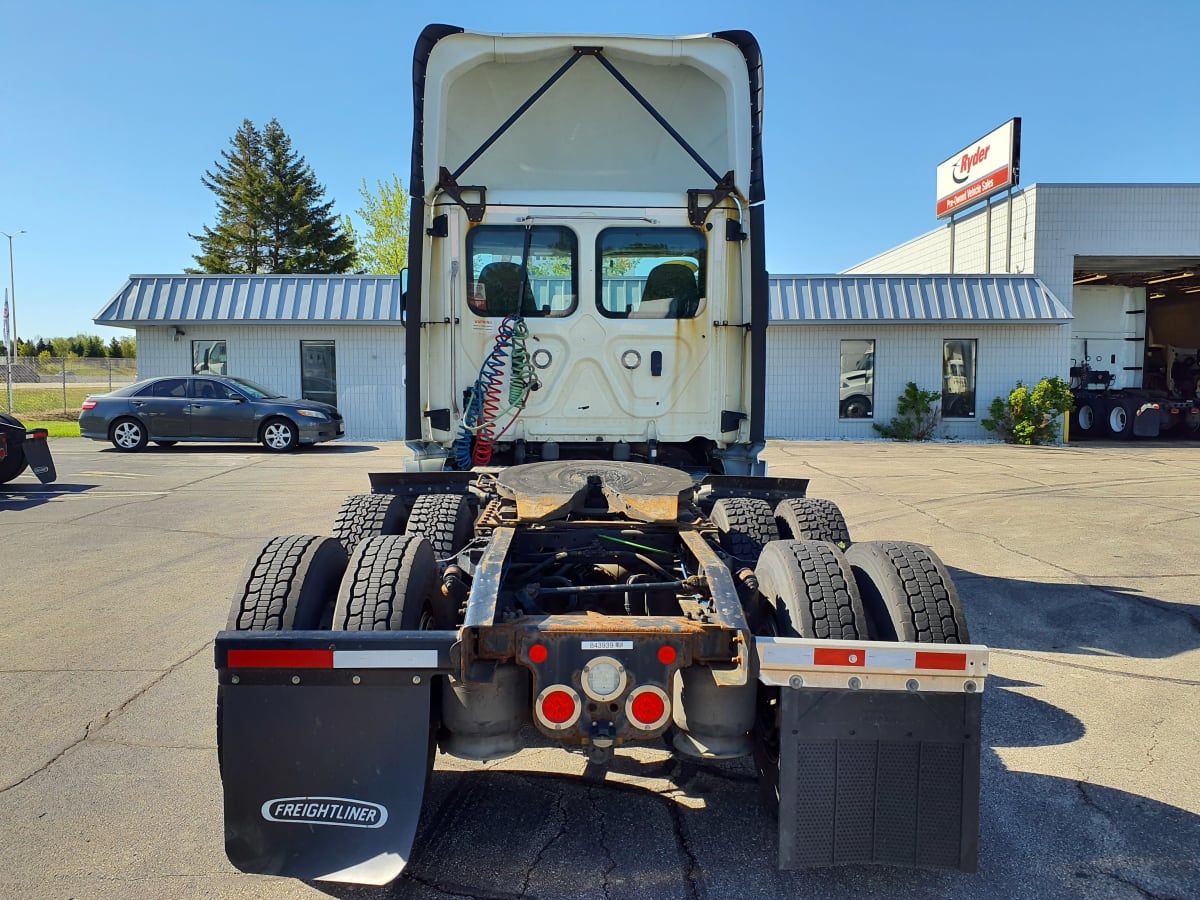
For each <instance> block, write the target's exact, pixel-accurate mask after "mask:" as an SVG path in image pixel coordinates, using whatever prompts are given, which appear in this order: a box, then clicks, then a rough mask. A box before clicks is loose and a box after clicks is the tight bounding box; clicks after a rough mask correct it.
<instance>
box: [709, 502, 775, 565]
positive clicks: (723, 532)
mask: <svg viewBox="0 0 1200 900" xmlns="http://www.w3.org/2000/svg"><path fill="white" fill-rule="evenodd" d="M709 519H711V520H712V523H713V524H714V525H716V526H717V531H718V532H720V540H721V547H722V549H724V550H725V551H726V552H727V553H728V554H729V555H730V556H733V557H735V558H736V559H737V560H738V561H739V562H741V563H744V564H745V565H747V566H753V565H754V564H755V563H757V562H758V558H759V556H760V555H761V554H762V551H763V548H764V547H765V546H766V545H767V544H769V543H770V542H771V541H777V540H779V528H778V527H777V526H776V525H775V516H774V514H773V513H772V512H771V507H770V506H768V505H767V501H766V500H759V499H757V498H754V497H723V498H721V499H720V500H718V501H717V502H716V503H714V504H713V508H712V513H710V514H709Z"/></svg>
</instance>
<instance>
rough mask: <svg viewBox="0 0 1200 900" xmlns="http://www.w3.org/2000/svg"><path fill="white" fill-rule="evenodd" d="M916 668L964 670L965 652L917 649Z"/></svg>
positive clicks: (944, 670) (948, 670)
mask: <svg viewBox="0 0 1200 900" xmlns="http://www.w3.org/2000/svg"><path fill="white" fill-rule="evenodd" d="M917 668H918V669H938V670H940V671H943V672H965V671H966V670H967V654H965V653H928V652H922V651H920V650H918V651H917Z"/></svg>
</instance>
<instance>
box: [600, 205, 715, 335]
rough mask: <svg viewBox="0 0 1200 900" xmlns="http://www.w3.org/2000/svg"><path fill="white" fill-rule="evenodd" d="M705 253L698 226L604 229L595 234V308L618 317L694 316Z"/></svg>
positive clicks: (700, 303)
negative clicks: (597, 234) (596, 235)
mask: <svg viewBox="0 0 1200 900" xmlns="http://www.w3.org/2000/svg"><path fill="white" fill-rule="evenodd" d="M705 256H706V254H705V242H704V234H703V233H702V232H699V231H696V229H694V228H649V227H643V228H605V229H604V230H603V231H601V232H600V234H599V236H598V237H597V238H596V261H597V263H598V265H597V268H596V307H597V308H598V309H599V310H600V312H601V314H602V315H605V316H608V317H609V318H616V319H626V318H628V319H691V318H694V317H695V316H697V315H698V314H699V312H700V309H701V307H702V306H703V301H704V281H705V261H706V260H705Z"/></svg>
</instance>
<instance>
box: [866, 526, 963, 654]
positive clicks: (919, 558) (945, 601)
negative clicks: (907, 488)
mask: <svg viewBox="0 0 1200 900" xmlns="http://www.w3.org/2000/svg"><path fill="white" fill-rule="evenodd" d="M846 559H848V560H849V562H850V567H851V569H852V570H853V572H854V579H855V581H857V582H858V589H859V592H860V593H861V594H862V599H863V605H864V607H865V608H866V611H867V616H868V617H869V619H870V623H871V627H872V637H874V638H876V639H877V640H883V641H916V642H918V643H922V644H969V643H970V642H971V638H970V635H969V634H968V633H967V618H966V616H965V615H964V614H963V609H962V603H961V602H960V601H959V599H958V591H957V590H956V589H955V587H954V582H953V581H952V580H951V579H950V573H949V572H948V571H947V570H946V567H945V566H944V565H943V564H942V561H941V560H940V559H938V557H937V554H935V553H934V552H933V551H932V550H930V549H929V548H928V547H924V546H922V545H921V544H911V543H908V542H905V541H869V542H866V543H861V544H855V545H854V546H852V547H851V548H850V549H849V550H847V551H846Z"/></svg>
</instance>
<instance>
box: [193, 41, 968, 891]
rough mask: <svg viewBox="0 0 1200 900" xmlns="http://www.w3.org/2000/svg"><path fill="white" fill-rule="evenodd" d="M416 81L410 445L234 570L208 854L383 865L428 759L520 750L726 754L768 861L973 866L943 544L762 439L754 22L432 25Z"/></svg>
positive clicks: (287, 864)
mask: <svg viewBox="0 0 1200 900" xmlns="http://www.w3.org/2000/svg"><path fill="white" fill-rule="evenodd" d="M413 86H414V104H415V111H414V139H413V155H412V175H411V181H410V188H411V194H412V206H411V211H410V227H411V239H410V243H409V266H410V268H409V276H408V285H407V294H406V305H405V316H406V321H405V325H406V358H405V362H406V371H407V384H406V391H407V404H406V405H407V418H406V427H407V434H408V438H409V440H408V445H409V448H410V449H411V451H412V453H411V457H410V459H411V465H410V466H406V471H404V472H400V473H372V474H371V475H370V487H371V490H370V492H369V493H364V494H361V495H358V496H352V497H350V498H349V499H347V500H346V501H345V502H344V504H343V505H342V507H341V509H340V511H339V512H338V513H337V515H336V518H335V521H334V524H333V528H332V534H331V535H329V536H316V535H288V536H284V537H275V538H272V539H270V540H268V541H267V542H266V543H265V544H264V545H263V547H262V549H261V550H260V551H258V553H257V555H256V556H255V557H254V558H253V559H252V560H251V561H250V563H249V565H248V567H247V568H246V571H245V574H244V576H243V578H242V579H241V582H240V584H239V586H238V588H237V590H236V592H235V597H234V601H233V607H232V610H231V612H230V616H229V621H228V625H227V630H225V631H222V632H221V633H220V634H219V635H218V636H217V639H216V651H215V654H216V668H217V672H218V682H219V687H218V700H217V703H218V712H217V717H218V748H219V751H218V755H219V759H220V765H221V775H222V780H223V785H224V787H223V790H224V809H225V835H226V852H227V854H228V856H229V859H230V860H231V861H232V862H233V864H234V865H236V866H237V867H238V868H239V869H242V870H243V871H246V872H254V873H264V874H272V875H284V876H290V877H294V878H301V879H325V880H331V881H342V882H358V883H367V884H385V883H388V882H390V881H391V880H393V879H395V878H396V877H397V875H399V874H400V872H401V871H402V870H403V868H404V866H405V863H406V861H407V860H408V859H409V857H410V853H411V850H412V845H413V840H414V834H415V832H416V826H417V822H418V818H419V816H420V811H421V807H422V802H423V796H424V791H425V787H426V784H427V780H428V778H429V777H430V772H431V770H432V768H433V765H434V758H435V755H436V753H438V752H442V753H448V754H452V755H454V756H457V757H460V758H464V759H468V760H495V759H500V758H503V757H506V756H509V755H511V754H514V753H517V752H518V751H520V750H521V749H522V748H523V747H526V746H530V745H535V746H540V745H544V744H546V743H550V744H553V745H557V746H559V747H561V748H562V749H563V750H564V751H569V752H574V753H579V754H583V755H585V756H586V758H587V761H588V766H589V769H590V770H592V771H593V773H596V772H600V773H602V772H603V771H604V769H605V767H606V766H607V765H608V764H609V763H610V762H611V761H612V760H613V758H614V754H617V753H621V752H623V751H628V750H630V749H636V748H638V747H651V748H655V749H660V748H662V747H663V746H664V745H665V746H666V747H668V748H669V749H670V750H671V751H672V752H673V753H675V754H676V755H678V756H680V757H683V758H691V759H696V760H723V759H731V758H736V757H746V758H747V759H750V758H752V759H753V760H754V765H755V767H756V769H757V771H758V772H759V774H760V776H761V781H762V784H763V786H764V792H763V793H764V795H765V796H766V797H767V798H769V800H770V802H771V804H772V805H773V806H774V807H775V810H776V815H777V819H778V834H779V848H778V851H779V852H778V861H779V865H780V866H781V867H783V868H800V867H815V866H827V865H835V864H846V863H888V864H900V865H914V866H932V867H945V868H951V869H961V870H966V871H972V870H974V869H975V866H976V857H977V847H978V818H979V815H978V810H979V752H980V727H981V714H982V706H981V701H982V692H983V688H984V682H985V677H986V673H987V650H986V648H984V647H982V646H978V645H972V644H971V643H970V641H969V638H968V633H967V623H966V621H965V619H964V616H963V610H962V608H961V605H960V602H959V597H958V594H957V593H956V591H955V588H954V585H953V583H952V582H951V579H950V576H949V574H948V573H947V570H946V568H945V567H944V566H943V564H942V563H941V562H940V561H939V559H938V558H937V556H936V555H935V554H934V553H933V551H932V550H929V549H928V548H926V547H923V546H920V545H917V544H913V543H908V542H905V541H899V540H897V541H875V542H852V541H851V539H850V534H849V531H848V530H847V526H846V523H845V521H844V519H843V517H842V514H841V512H840V511H839V510H838V509H837V507H836V506H835V505H834V504H833V503H831V502H829V501H828V500H822V499H816V498H813V497H810V496H808V493H807V487H808V482H807V480H805V479H800V478H777V477H768V476H767V475H766V469H765V466H764V464H763V463H762V462H761V461H760V460H759V453H760V451H761V450H762V449H763V447H764V429H763V411H764V392H765V355H764V354H765V347H766V325H767V273H766V269H765V264H764V252H763V248H764V243H763V240H764V236H763V201H764V189H763V174H762V146H761V135H762V127H761V126H762V63H761V60H760V58H759V49H758V45H757V43H756V42H755V40H754V38H753V37H752V36H751V35H750V34H748V33H746V32H744V31H726V32H719V33H715V34H711V35H701V36H692V37H681V38H665V37H610V36H605V37H597V36H571V35H536V36H512V35H490V34H478V33H469V32H465V31H463V30H462V29H460V28H454V27H449V26H444V25H431V26H429V27H427V28H426V29H425V30H424V31H423V33H422V34H421V36H420V39H419V40H418V42H417V46H416V54H415V60H414V67H413ZM801 377H802V376H801V375H800V370H797V379H800V378H801ZM797 389H798V390H801V389H803V385H802V384H801V383H800V382H799V380H798V382H797ZM496 825H497V826H499V827H504V826H503V823H502V822H497V823H496ZM713 827H714V828H718V827H720V825H719V823H717V822H714V823H713Z"/></svg>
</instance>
